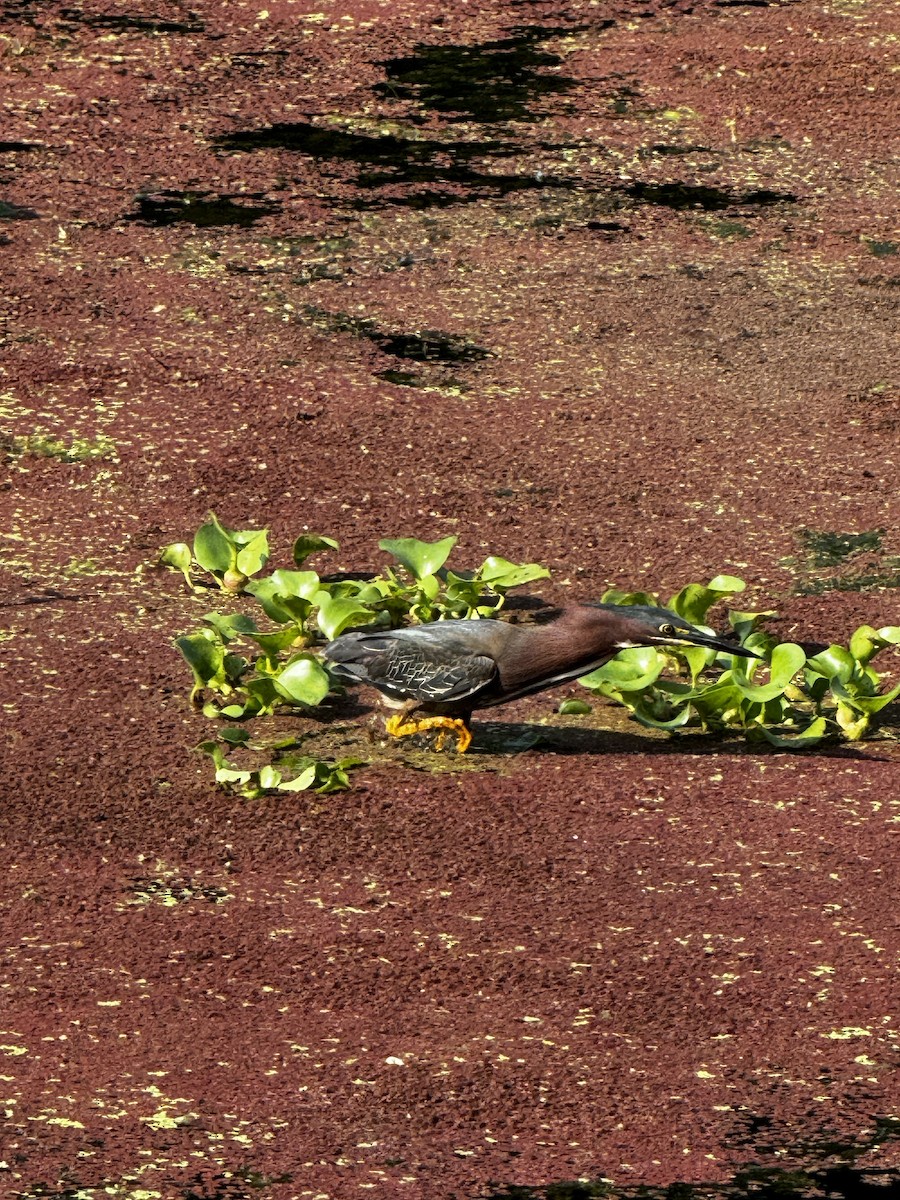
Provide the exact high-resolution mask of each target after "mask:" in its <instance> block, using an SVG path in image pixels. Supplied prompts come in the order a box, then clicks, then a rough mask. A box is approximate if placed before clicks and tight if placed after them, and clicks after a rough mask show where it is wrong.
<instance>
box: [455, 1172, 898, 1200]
mask: <svg viewBox="0 0 900 1200" xmlns="http://www.w3.org/2000/svg"><path fill="white" fill-rule="evenodd" d="M479 1195H480V1200H601V1198H602V1200H747V1198H748V1197H752V1198H753V1200H826V1198H827V1200H900V1177H898V1175H897V1172H895V1171H890V1170H884V1169H874V1170H868V1171H864V1170H859V1169H858V1168H856V1167H851V1166H832V1167H815V1168H812V1169H805V1170H804V1169H800V1168H798V1169H795V1170H791V1169H790V1168H783V1167H767V1166H765V1167H764V1166H749V1167H746V1168H745V1169H744V1170H742V1171H739V1172H737V1173H736V1174H735V1175H734V1176H733V1177H732V1178H731V1179H730V1180H728V1181H727V1182H725V1183H682V1182H680V1181H678V1182H675V1183H670V1184H668V1185H667V1186H665V1187H648V1186H647V1185H645V1184H638V1185H635V1186H632V1187H627V1186H626V1187H621V1186H619V1185H617V1184H613V1183H610V1182H609V1181H608V1180H597V1181H596V1182H593V1183H585V1182H583V1181H581V1180H573V1181H571V1182H562V1183H551V1184H548V1185H547V1186H545V1187H537V1188H532V1187H528V1186H524V1185H521V1184H509V1185H506V1186H500V1187H498V1186H497V1185H496V1184H494V1185H490V1187H489V1190H488V1191H485V1192H481V1193H479Z"/></svg>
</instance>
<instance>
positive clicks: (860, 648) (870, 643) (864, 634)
mask: <svg viewBox="0 0 900 1200" xmlns="http://www.w3.org/2000/svg"><path fill="white" fill-rule="evenodd" d="M898 644H900V626H897V625H886V626H885V627H884V628H883V629H873V628H872V626H871V625H860V627H859V629H857V630H856V632H855V633H854V634H853V636H852V637H851V638H850V653H851V654H852V655H853V657H854V658H855V659H856V660H857V662H859V663H861V664H862V665H863V666H867V665H868V663H869V662H870V660H871V659H873V658H874V657H875V655H876V654H877V653H878V651H879V650H883V649H884V647H885V646H896V645H898Z"/></svg>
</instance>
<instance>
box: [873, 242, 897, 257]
mask: <svg viewBox="0 0 900 1200" xmlns="http://www.w3.org/2000/svg"><path fill="white" fill-rule="evenodd" d="M866 245H867V246H868V247H869V253H870V254H874V255H875V257H876V258H892V257H893V255H895V254H897V253H900V243H898V242H876V241H869V240H868V239H867V240H866Z"/></svg>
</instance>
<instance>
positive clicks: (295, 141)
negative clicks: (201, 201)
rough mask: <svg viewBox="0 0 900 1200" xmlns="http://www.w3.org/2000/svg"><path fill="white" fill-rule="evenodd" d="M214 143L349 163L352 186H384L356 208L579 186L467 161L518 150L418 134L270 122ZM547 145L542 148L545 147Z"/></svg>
mask: <svg viewBox="0 0 900 1200" xmlns="http://www.w3.org/2000/svg"><path fill="white" fill-rule="evenodd" d="M212 144H213V145H214V146H215V147H216V148H217V149H219V150H223V151H228V152H245V153H249V152H253V151H258V150H287V151H291V152H294V153H299V154H307V155H309V156H310V157H311V158H314V159H316V160H317V161H330V162H334V163H340V162H348V163H355V164H356V165H357V167H358V168H359V172H358V174H357V177H356V179H355V180H352V181H351V182H353V183H354V184H355V185H356V187H358V188H361V189H366V190H369V191H375V190H379V189H388V188H390V189H394V191H393V192H392V193H390V194H388V193H387V192H385V191H383V190H382V192H381V194H380V195H379V196H377V197H373V198H372V199H369V198H366V197H360V198H358V199H357V200H355V201H354V202H353V206H354V207H355V208H358V209H360V208H371V207H381V206H383V205H386V204H387V205H403V206H405V207H409V208H417V209H425V208H435V207H446V206H448V205H452V204H464V203H468V202H472V201H475V200H479V199H484V198H487V197H497V196H505V195H507V194H508V193H510V192H515V191H522V190H528V189H535V188H538V189H541V188H562V189H572V188H574V187H576V186H580V185H579V184H577V183H576V182H573V181H572V180H568V179H560V178H556V177H554V176H551V175H545V174H544V173H543V172H542V171H540V170H538V171H535V172H533V173H530V174H499V173H498V174H492V173H490V172H489V171H483V170H478V169H477V168H476V167H474V166H473V165H471V164H472V163H473V162H474V161H475V160H478V161H481V162H486V161H487V162H490V161H495V160H498V159H505V158H511V157H513V156H514V155H516V154H519V153H521V147H519V146H517V145H514V144H512V143H510V142H502V141H499V140H497V141H477V142H473V141H452V140H445V141H440V140H436V139H433V138H425V139H416V138H404V137H398V136H396V135H395V134H384V135H383V136H375V135H373V134H367V133H352V132H350V131H348V130H346V129H325V128H322V127H321V126H318V125H313V124H311V123H310V122H308V121H298V122H294V123H289V124H280V125H268V126H265V127H263V128H261V129H255V130H249V131H246V132H238V133H230V134H224V135H222V136H220V137H217V138H213V139H212ZM549 148H550V147H548V149H549ZM409 187H414V188H415V189H416V190H415V191H413V192H406V193H405V194H402V195H401V194H398V193H397V190H396V189H398V188H409Z"/></svg>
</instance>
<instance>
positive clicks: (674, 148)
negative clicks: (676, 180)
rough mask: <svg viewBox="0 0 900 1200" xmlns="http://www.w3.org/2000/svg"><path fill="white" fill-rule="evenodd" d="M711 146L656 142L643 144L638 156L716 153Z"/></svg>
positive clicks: (664, 156)
mask: <svg viewBox="0 0 900 1200" xmlns="http://www.w3.org/2000/svg"><path fill="white" fill-rule="evenodd" d="M715 153H716V151H715V150H712V149H711V148H710V147H709V146H693V145H691V146H678V145H673V144H670V143H667V142H655V143H654V144H653V145H652V146H641V148H640V150H638V158H642V159H645V158H673V157H680V156H682V155H685V154H715Z"/></svg>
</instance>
